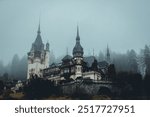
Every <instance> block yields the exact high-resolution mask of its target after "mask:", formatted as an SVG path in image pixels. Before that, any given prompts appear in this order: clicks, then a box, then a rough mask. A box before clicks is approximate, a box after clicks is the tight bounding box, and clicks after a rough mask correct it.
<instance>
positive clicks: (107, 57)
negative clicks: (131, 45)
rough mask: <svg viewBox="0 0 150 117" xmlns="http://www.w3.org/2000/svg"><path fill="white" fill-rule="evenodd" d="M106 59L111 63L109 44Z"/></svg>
mask: <svg viewBox="0 0 150 117" xmlns="http://www.w3.org/2000/svg"><path fill="white" fill-rule="evenodd" d="M106 61H107V62H108V64H110V63H111V61H110V51H109V47H108V45H107V52H106Z"/></svg>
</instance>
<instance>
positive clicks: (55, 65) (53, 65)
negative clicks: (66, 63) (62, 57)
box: [49, 63, 61, 68]
mask: <svg viewBox="0 0 150 117" xmlns="http://www.w3.org/2000/svg"><path fill="white" fill-rule="evenodd" d="M60 65H61V64H60V63H52V64H51V65H50V66H49V67H50V68H53V67H59V66H60Z"/></svg>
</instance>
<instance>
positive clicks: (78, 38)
mask: <svg viewBox="0 0 150 117" xmlns="http://www.w3.org/2000/svg"><path fill="white" fill-rule="evenodd" d="M76 40H78V41H79V40H80V36H79V26H78V25H77V37H76Z"/></svg>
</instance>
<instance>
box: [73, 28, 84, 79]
mask: <svg viewBox="0 0 150 117" xmlns="http://www.w3.org/2000/svg"><path fill="white" fill-rule="evenodd" d="M72 53H73V60H74V63H75V79H76V78H77V77H81V76H82V69H83V68H82V62H83V54H84V52H83V48H82V46H81V44H80V36H79V27H78V26H77V36H76V45H75V47H74V48H73V52H72Z"/></svg>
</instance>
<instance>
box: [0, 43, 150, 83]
mask: <svg viewBox="0 0 150 117" xmlns="http://www.w3.org/2000/svg"><path fill="white" fill-rule="evenodd" d="M62 58H63V57H62V56H60V57H57V58H56V57H55V55H54V53H53V51H51V54H50V64H52V63H54V62H61V59H62ZM110 58H111V63H112V64H114V66H115V72H116V73H119V72H131V73H140V74H141V75H142V76H143V78H144V76H146V75H150V47H149V46H148V45H145V48H144V49H141V51H140V53H136V52H135V51H134V50H133V49H132V50H128V51H127V52H126V53H124V54H122V53H116V52H113V51H111V52H110ZM96 59H97V61H98V62H99V61H104V60H106V52H102V51H100V52H99V54H98V56H96ZM26 74H27V56H23V57H22V58H19V56H18V55H17V54H15V55H14V56H13V59H12V61H10V62H9V63H8V64H7V65H4V64H3V62H2V60H0V77H1V79H5V80H7V79H20V80H25V79H26Z"/></svg>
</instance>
